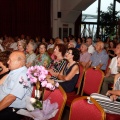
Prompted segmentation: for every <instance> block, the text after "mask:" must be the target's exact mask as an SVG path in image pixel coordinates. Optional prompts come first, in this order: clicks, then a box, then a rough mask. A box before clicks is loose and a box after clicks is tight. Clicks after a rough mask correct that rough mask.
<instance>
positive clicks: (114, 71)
mask: <svg viewBox="0 0 120 120" xmlns="http://www.w3.org/2000/svg"><path fill="white" fill-rule="evenodd" d="M109 68H110V70H111V74H117V73H118V72H117V70H118V67H117V57H114V58H112V60H111V63H110V65H109Z"/></svg>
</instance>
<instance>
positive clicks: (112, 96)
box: [110, 95, 118, 101]
mask: <svg viewBox="0 0 120 120" xmlns="http://www.w3.org/2000/svg"><path fill="white" fill-rule="evenodd" d="M117 98H118V96H116V95H111V96H110V99H111V101H116V99H117Z"/></svg>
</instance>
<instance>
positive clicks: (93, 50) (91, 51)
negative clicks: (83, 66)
mask: <svg viewBox="0 0 120 120" xmlns="http://www.w3.org/2000/svg"><path fill="white" fill-rule="evenodd" d="M94 52H95V48H94V47H93V45H90V46H89V47H88V53H90V54H93V53H94Z"/></svg>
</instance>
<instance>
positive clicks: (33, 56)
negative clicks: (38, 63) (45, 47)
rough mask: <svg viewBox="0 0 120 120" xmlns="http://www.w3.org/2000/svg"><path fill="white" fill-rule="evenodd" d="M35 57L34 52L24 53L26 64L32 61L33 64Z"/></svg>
mask: <svg viewBox="0 0 120 120" xmlns="http://www.w3.org/2000/svg"><path fill="white" fill-rule="evenodd" d="M35 58H36V54H35V53H32V54H26V64H28V63H32V64H33V62H34V60H35Z"/></svg>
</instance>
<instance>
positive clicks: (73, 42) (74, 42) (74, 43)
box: [70, 40, 77, 48]
mask: <svg viewBox="0 0 120 120" xmlns="http://www.w3.org/2000/svg"><path fill="white" fill-rule="evenodd" d="M70 42H71V43H72V44H73V46H74V48H75V47H76V45H77V43H76V41H75V40H70Z"/></svg>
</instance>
